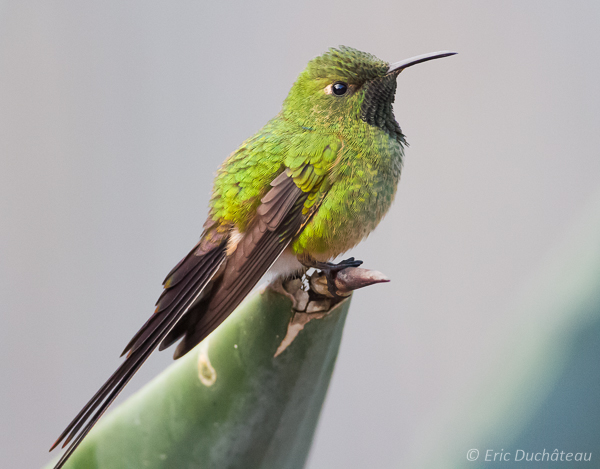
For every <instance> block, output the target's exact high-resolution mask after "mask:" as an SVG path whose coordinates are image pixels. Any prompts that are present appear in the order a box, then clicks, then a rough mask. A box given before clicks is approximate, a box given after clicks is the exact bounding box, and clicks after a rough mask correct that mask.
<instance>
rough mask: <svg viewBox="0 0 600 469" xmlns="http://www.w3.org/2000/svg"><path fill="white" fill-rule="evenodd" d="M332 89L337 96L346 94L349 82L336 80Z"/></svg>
mask: <svg viewBox="0 0 600 469" xmlns="http://www.w3.org/2000/svg"><path fill="white" fill-rule="evenodd" d="M331 91H333V94H334V95H336V96H344V95H345V94H346V93H347V92H348V84H347V83H344V82H342V81H336V82H335V83H334V84H333V85H331Z"/></svg>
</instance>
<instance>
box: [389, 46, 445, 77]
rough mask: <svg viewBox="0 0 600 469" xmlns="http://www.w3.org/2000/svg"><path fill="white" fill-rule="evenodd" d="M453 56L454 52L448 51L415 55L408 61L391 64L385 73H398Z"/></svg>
mask: <svg viewBox="0 0 600 469" xmlns="http://www.w3.org/2000/svg"><path fill="white" fill-rule="evenodd" d="M455 54H456V52H451V51H449V50H441V51H439V52H430V53H429V54H423V55H417V56H416V57H411V58H410V59H406V60H401V61H400V62H396V63H393V64H392V65H390V68H388V71H387V72H388V75H389V74H390V73H400V72H401V71H402V70H404V69H405V68H408V67H412V66H413V65H416V64H420V63H423V62H427V61H428V60H433V59H441V58H442V57H449V56H451V55H455Z"/></svg>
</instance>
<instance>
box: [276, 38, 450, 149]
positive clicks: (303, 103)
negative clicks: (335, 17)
mask: <svg viewBox="0 0 600 469" xmlns="http://www.w3.org/2000/svg"><path fill="white" fill-rule="evenodd" d="M454 54H455V52H449V51H442V52H435V53H431V54H424V55H421V56H418V57H413V58H411V59H408V60H403V61H401V62H396V63H394V64H391V65H390V64H389V63H387V62H384V61H383V60H380V59H378V58H377V57H375V56H373V55H371V54H368V53H366V52H361V51H358V50H356V49H352V48H350V47H345V46H340V48H339V49H334V48H331V49H329V51H327V52H326V53H325V54H323V55H321V56H319V57H316V58H314V59H313V60H311V61H310V62H309V63H308V65H307V67H306V69H305V70H304V71H303V72H302V73H301V74H300V76H299V77H298V79H297V80H296V82H295V83H294V85H293V86H292V89H291V90H290V93H289V95H288V97H287V98H286V100H285V102H284V106H283V113H284V116H285V117H286V118H288V119H290V120H293V121H295V122H297V123H298V124H300V125H301V126H302V127H304V128H306V129H315V130H316V129H318V128H321V129H322V128H323V127H325V128H327V129H329V130H330V131H333V132H335V133H339V134H344V133H346V132H348V131H350V132H352V131H354V132H356V129H357V127H363V128H364V126H365V124H367V125H370V126H374V127H378V128H380V129H382V130H384V131H386V132H387V133H388V134H390V136H392V137H393V138H395V139H397V140H398V141H399V142H400V143H402V142H404V136H403V135H402V131H401V130H400V126H399V125H398V123H397V122H396V119H395V118H394V112H393V109H392V103H393V102H394V97H395V94H396V78H397V77H398V75H399V74H400V72H401V71H402V70H404V69H405V68H407V67H410V66H411V65H415V64H418V63H421V62H426V61H428V60H432V59H437V58H441V57H447V56H449V55H454Z"/></svg>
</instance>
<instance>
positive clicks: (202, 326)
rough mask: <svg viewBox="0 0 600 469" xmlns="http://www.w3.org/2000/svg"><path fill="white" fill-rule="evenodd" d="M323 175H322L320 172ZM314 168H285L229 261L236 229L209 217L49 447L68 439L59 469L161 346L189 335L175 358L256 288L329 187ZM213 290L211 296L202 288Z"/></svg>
mask: <svg viewBox="0 0 600 469" xmlns="http://www.w3.org/2000/svg"><path fill="white" fill-rule="evenodd" d="M316 172H318V173H322V174H316ZM316 172H315V167H314V166H313V165H311V164H308V163H307V164H304V165H301V167H300V166H299V167H296V168H294V169H290V168H285V169H284V170H283V172H282V173H281V174H280V175H279V176H278V177H276V178H275V179H274V180H273V182H272V183H271V186H272V187H271V189H270V190H269V191H268V192H267V194H266V195H265V196H264V197H263V198H262V199H261V204H260V205H259V207H258V210H257V215H256V217H255V218H254V220H253V221H252V223H251V224H250V225H249V227H248V229H247V230H246V231H245V232H244V233H243V236H241V239H240V240H239V242H238V243H237V246H236V247H235V251H234V252H233V253H232V254H231V255H228V242H229V240H230V238H231V228H232V226H231V225H228V224H227V223H223V222H221V223H217V222H214V221H212V220H210V219H209V222H208V226H207V225H205V228H206V231H205V233H204V234H203V237H202V239H201V241H200V242H199V243H198V244H197V245H196V247H195V248H194V249H193V250H192V251H191V252H190V253H189V254H188V255H187V256H186V257H185V258H184V259H183V260H182V261H181V262H180V263H179V264H178V265H177V266H176V267H175V268H174V269H173V270H172V271H171V272H170V273H169V275H168V276H167V278H166V279H165V282H164V286H165V290H164V291H163V294H162V295H161V297H160V298H159V300H158V302H157V308H156V311H155V313H154V314H153V315H152V316H151V317H150V319H149V320H148V321H147V322H146V324H144V326H143V327H142V328H141V329H140V330H139V331H138V332H137V334H136V335H135V336H134V337H133V338H132V339H131V341H130V342H129V344H128V345H127V347H126V348H125V350H124V352H123V353H127V352H128V356H127V358H126V360H125V361H124V362H123V364H122V365H121V366H120V367H119V368H118V369H117V371H115V373H113V375H112V376H111V377H110V378H109V379H108V381H106V383H104V385H103V386H102V387H101V388H100V389H99V390H98V392H97V393H96V394H95V395H94V396H93V397H92V399H90V401H89V402H88V403H87V404H86V405H85V406H84V408H83V409H82V410H81V411H80V412H79V414H77V416H76V417H75V418H74V419H73V421H72V422H71V423H70V424H69V425H68V426H67V428H66V429H65V431H64V432H63V433H62V434H61V435H60V437H59V438H58V439H57V441H56V442H55V443H54V445H53V446H52V448H51V450H52V449H54V448H55V447H56V446H58V445H59V444H60V443H61V442H62V441H63V440H65V442H64V444H63V447H64V446H66V445H68V444H69V443H70V445H69V447H68V449H67V451H66V452H65V454H64V455H63V456H62V458H61V459H60V461H59V462H58V463H57V465H56V466H55V469H59V468H60V467H62V466H63V464H64V463H65V461H66V460H67V459H68V458H69V456H70V455H71V454H72V453H73V451H74V450H75V448H77V446H78V445H79V443H81V441H82V440H83V438H84V437H85V436H86V435H87V433H88V432H89V431H90V430H91V429H92V427H93V426H94V425H95V424H96V422H97V421H98V419H100V417H101V416H102V414H103V413H104V412H105V411H106V409H107V408H108V406H110V404H111V403H112V402H113V401H114V399H115V398H116V397H117V395H118V394H119V393H120V392H121V390H122V389H123V388H124V387H125V385H126V384H127V383H128V382H129V380H130V379H131V377H132V376H133V375H134V374H135V373H136V372H137V370H138V369H139V368H140V366H141V365H142V364H143V363H144V362H145V361H146V359H147V358H148V357H149V356H150V354H151V353H152V351H153V350H154V349H155V348H156V347H157V346H158V345H159V344H160V343H161V342H163V344H162V345H163V346H161V349H163V348H164V346H168V345H170V344H172V343H173V342H175V341H176V340H178V339H179V338H180V337H184V339H183V340H182V342H181V344H180V345H179V346H178V347H177V350H176V353H175V358H178V357H180V356H182V355H184V354H185V353H187V352H188V351H189V350H191V349H192V348H193V347H194V346H195V345H196V344H198V343H199V342H200V341H201V340H202V339H203V338H205V337H206V336H207V335H208V334H209V333H210V332H212V331H213V330H214V329H215V328H216V327H217V326H218V325H219V324H220V323H221V322H222V321H223V320H224V319H225V318H226V317H227V316H228V315H229V314H230V313H231V312H232V311H233V310H234V309H235V308H236V307H237V305H238V304H239V303H240V302H241V301H242V300H243V299H244V297H245V296H246V295H247V294H248V293H249V292H250V290H252V288H253V287H254V286H255V285H256V283H257V282H258V280H260V278H261V277H262V276H263V274H264V273H265V272H266V271H267V270H268V269H269V267H270V266H271V265H272V264H273V262H275V260H276V259H277V257H279V255H280V254H281V253H282V252H283V250H284V249H285V248H286V247H287V246H288V245H289V243H290V241H291V240H292V239H293V238H294V236H295V235H296V234H297V233H299V232H300V231H301V230H302V227H303V226H304V225H305V224H306V222H307V221H308V220H309V219H310V217H311V216H312V214H313V213H314V211H315V210H316V209H317V207H318V205H319V201H320V200H322V198H323V197H324V195H325V193H326V189H328V187H329V185H328V184H329V183H328V181H327V179H326V177H325V173H324V172H322V171H319V170H316ZM205 289H206V290H210V291H209V292H208V294H207V292H205V291H203V290H205Z"/></svg>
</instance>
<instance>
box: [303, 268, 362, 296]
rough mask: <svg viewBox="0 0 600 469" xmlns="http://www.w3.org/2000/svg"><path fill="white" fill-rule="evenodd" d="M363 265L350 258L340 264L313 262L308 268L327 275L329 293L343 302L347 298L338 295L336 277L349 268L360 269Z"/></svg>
mask: <svg viewBox="0 0 600 469" xmlns="http://www.w3.org/2000/svg"><path fill="white" fill-rule="evenodd" d="M362 263H363V261H359V260H356V259H354V257H350V258H348V259H344V260H343V261H340V262H338V263H337V264H334V263H333V262H319V261H313V262H311V263H310V265H309V266H308V267H313V268H315V269H319V270H320V271H321V272H323V273H324V274H325V278H326V279H327V290H328V291H329V293H330V294H331V295H332V296H333V298H335V299H337V300H342V299H344V298H346V297H345V296H341V295H338V293H337V288H336V286H335V277H336V276H337V274H338V272H340V271H341V270H344V269H347V268H348V267H358V266H360V265H361V264H362Z"/></svg>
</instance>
